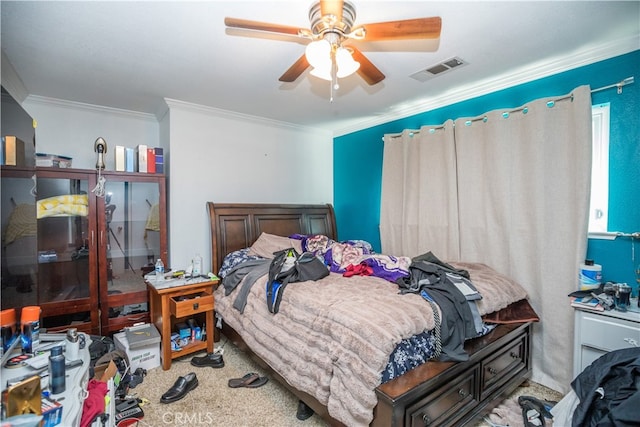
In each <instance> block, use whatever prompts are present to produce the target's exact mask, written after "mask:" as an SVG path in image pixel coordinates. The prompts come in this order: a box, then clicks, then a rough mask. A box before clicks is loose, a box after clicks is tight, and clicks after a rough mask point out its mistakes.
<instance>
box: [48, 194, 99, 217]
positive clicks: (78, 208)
mask: <svg viewBox="0 0 640 427" xmlns="http://www.w3.org/2000/svg"><path fill="white" fill-rule="evenodd" d="M37 205H38V212H37V217H38V219H40V218H46V217H49V216H71V215H76V216H87V214H88V213H89V207H88V206H89V197H88V196H87V195H86V194H63V195H61V196H54V197H49V198H47V199H42V200H38V202H37Z"/></svg>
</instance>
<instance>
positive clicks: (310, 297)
mask: <svg viewBox="0 0 640 427" xmlns="http://www.w3.org/2000/svg"><path fill="white" fill-rule="evenodd" d="M451 264H453V265H454V266H455V267H456V268H462V269H466V270H467V271H469V273H470V275H471V280H472V281H473V283H474V285H475V286H476V288H477V289H478V291H479V292H480V293H481V294H482V300H480V301H478V305H477V306H478V310H479V312H480V314H481V315H484V314H487V313H491V312H494V311H497V310H500V309H502V308H504V307H506V306H507V305H509V304H511V303H513V302H515V301H519V300H522V299H525V298H526V296H527V295H526V292H525V291H524V289H523V288H522V287H521V286H520V285H518V284H517V283H515V282H513V281H512V280H510V279H509V278H507V277H506V276H503V275H501V274H499V273H497V272H496V271H494V270H493V269H491V268H490V267H488V266H486V265H483V264H472V263H451ZM266 280H267V277H266V275H264V276H263V277H261V278H259V279H258V280H257V281H256V284H255V286H253V287H252V288H251V290H250V292H249V295H248V296H247V301H246V306H245V307H244V312H243V313H241V312H240V311H239V310H237V309H235V308H234V307H233V302H234V298H235V293H236V292H238V288H240V287H241V286H238V287H237V288H236V289H235V290H234V291H232V292H231V293H230V294H229V295H227V296H225V291H224V288H223V287H222V286H221V287H219V288H218V289H217V290H216V292H215V298H216V311H217V313H218V315H219V316H220V317H222V319H223V321H224V322H227V324H228V325H229V326H231V327H232V328H233V329H234V330H235V331H236V332H238V333H239V334H240V335H241V336H242V338H243V339H244V341H245V342H246V343H247V345H249V347H251V349H252V351H253V352H255V353H256V354H257V355H258V356H260V357H261V358H262V359H263V360H264V361H265V362H267V363H268V364H269V365H270V366H271V367H272V368H273V369H274V370H275V371H276V372H278V373H279V374H280V375H281V376H282V377H283V378H284V379H285V380H286V381H287V382H288V383H289V384H290V385H291V386H293V387H295V388H297V389H299V390H301V391H304V392H306V393H308V394H310V395H312V396H314V397H315V398H316V399H317V400H318V401H319V402H320V403H322V404H324V405H326V406H327V409H328V412H329V414H330V415H331V416H332V417H333V418H335V419H336V420H338V421H340V422H342V423H344V424H345V425H350V426H356V425H368V424H370V422H371V421H372V419H373V409H374V407H375V405H376V403H377V399H376V395H375V388H376V387H377V386H378V385H379V384H380V383H381V373H382V371H383V370H384V368H385V366H386V365H387V362H388V360H389V355H390V354H391V353H392V352H393V350H394V348H395V347H396V345H397V344H398V343H400V342H401V341H402V340H403V339H408V338H410V337H413V336H415V335H417V334H419V333H422V332H424V331H427V330H431V329H433V328H434V326H435V321H434V313H433V311H432V308H431V306H430V305H429V304H428V303H427V302H426V301H425V300H424V299H423V298H422V297H421V296H420V295H417V294H412V293H407V294H401V293H400V292H399V289H398V286H397V285H396V284H394V283H391V282H389V281H388V280H385V279H383V278H380V277H372V276H360V275H355V276H351V277H345V276H343V275H342V274H339V273H333V272H332V273H331V274H330V275H329V276H328V277H326V278H324V279H322V280H319V281H316V282H313V281H308V282H299V283H291V284H289V285H288V286H287V288H286V292H284V294H283V296H282V301H281V303H280V311H279V312H278V314H276V315H274V314H272V313H270V312H269V310H268V308H267V304H266V297H265V284H266Z"/></svg>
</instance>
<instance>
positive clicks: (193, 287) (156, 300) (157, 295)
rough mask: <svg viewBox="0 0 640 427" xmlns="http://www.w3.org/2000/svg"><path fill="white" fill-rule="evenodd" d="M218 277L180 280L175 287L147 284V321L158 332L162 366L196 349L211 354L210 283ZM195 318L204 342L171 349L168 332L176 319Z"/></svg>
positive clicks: (212, 298)
mask: <svg viewBox="0 0 640 427" xmlns="http://www.w3.org/2000/svg"><path fill="white" fill-rule="evenodd" d="M218 283H219V280H213V281H209V280H206V281H201V282H196V283H189V282H184V283H183V284H181V285H179V286H175V287H167V288H156V286H154V284H153V283H148V284H147V286H148V288H149V297H150V303H151V321H152V322H153V324H154V325H156V327H157V328H158V330H159V331H160V335H161V336H162V338H161V341H160V347H161V348H160V352H161V355H162V369H164V370H165V371H166V370H167V369H169V368H171V361H172V360H173V359H175V358H177V357H182V356H186V355H188V354H192V353H195V352H198V351H202V350H205V349H206V350H207V353H213V341H214V324H213V310H214V297H213V290H214V286H216V285H217V284H218ZM190 317H193V318H198V317H199V319H198V324H200V325H203V327H204V328H205V330H206V341H194V342H192V343H190V344H189V345H187V346H186V347H183V348H182V349H181V350H180V351H172V350H171V332H172V331H173V329H174V327H175V324H176V323H177V322H184V321H186V319H187V318H190Z"/></svg>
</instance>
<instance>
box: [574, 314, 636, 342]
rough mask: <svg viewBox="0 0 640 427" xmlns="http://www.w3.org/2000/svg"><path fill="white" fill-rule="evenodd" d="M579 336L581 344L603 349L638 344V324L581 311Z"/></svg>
mask: <svg viewBox="0 0 640 427" xmlns="http://www.w3.org/2000/svg"><path fill="white" fill-rule="evenodd" d="M581 323H582V324H581V325H580V337H578V340H579V342H580V343H582V345H583V346H590V347H594V348H597V349H600V350H604V351H612V350H620V349H623V348H630V347H635V345H634V343H637V344H638V345H640V324H638V323H635V322H630V321H628V320H624V319H616V318H611V317H607V316H603V315H597V314H591V313H582V319H581Z"/></svg>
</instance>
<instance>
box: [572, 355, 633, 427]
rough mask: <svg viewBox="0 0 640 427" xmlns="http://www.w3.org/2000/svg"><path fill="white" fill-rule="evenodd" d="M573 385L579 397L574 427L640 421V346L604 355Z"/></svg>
mask: <svg viewBox="0 0 640 427" xmlns="http://www.w3.org/2000/svg"><path fill="white" fill-rule="evenodd" d="M571 387H573V390H574V391H575V392H576V394H577V395H578V398H579V399H580V403H579V404H578V406H577V407H576V409H575V411H574V412H573V418H572V426H573V427H586V426H599V427H600V426H602V427H608V426H610V427H627V426H629V427H630V426H638V425H640V348H637V347H636V348H626V349H622V350H615V351H611V352H609V353H607V354H605V355H603V356H601V357H600V358H598V359H597V360H596V361H595V362H593V363H592V364H591V365H589V366H587V367H586V368H585V369H584V371H582V373H580V375H578V376H577V377H576V378H575V379H574V380H573V382H572V383H571Z"/></svg>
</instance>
